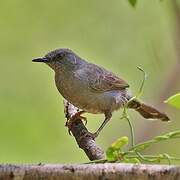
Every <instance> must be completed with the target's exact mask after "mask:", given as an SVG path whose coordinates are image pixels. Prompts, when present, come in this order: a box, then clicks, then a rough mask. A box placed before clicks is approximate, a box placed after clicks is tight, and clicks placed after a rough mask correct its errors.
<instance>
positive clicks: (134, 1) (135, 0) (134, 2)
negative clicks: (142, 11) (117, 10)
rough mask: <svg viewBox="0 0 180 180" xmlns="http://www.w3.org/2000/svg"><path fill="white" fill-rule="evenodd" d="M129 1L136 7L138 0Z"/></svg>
mask: <svg viewBox="0 0 180 180" xmlns="http://www.w3.org/2000/svg"><path fill="white" fill-rule="evenodd" d="M129 3H130V4H131V5H132V6H133V7H134V6H135V5H136V3H137V0H129Z"/></svg>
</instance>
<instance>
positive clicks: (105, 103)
mask: <svg viewBox="0 0 180 180" xmlns="http://www.w3.org/2000/svg"><path fill="white" fill-rule="evenodd" d="M56 86H57V88H58V90H59V92H60V93H61V95H62V96H63V97H64V98H65V99H66V100H67V101H69V102H70V103H71V104H73V105H74V106H76V107H78V108H79V109H82V110H84V111H87V112H90V113H94V114H97V113H105V112H106V111H111V112H112V111H114V110H117V109H119V108H120V107H121V106H122V105H123V103H125V101H126V100H125V99H126V94H127V92H126V90H114V91H107V92H98V93H97V92H94V91H92V90H91V89H90V88H89V86H88V85H86V84H82V82H78V81H77V80H76V81H72V80H71V83H69V82H68V81H56Z"/></svg>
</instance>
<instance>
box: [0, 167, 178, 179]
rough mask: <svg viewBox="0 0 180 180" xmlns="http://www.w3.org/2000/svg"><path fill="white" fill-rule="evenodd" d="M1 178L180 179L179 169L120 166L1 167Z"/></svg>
mask: <svg viewBox="0 0 180 180" xmlns="http://www.w3.org/2000/svg"><path fill="white" fill-rule="evenodd" d="M0 179H3V180H10V179H24V180H31V179H33V180H36V179H46V180H56V179H57V180H58V179H63V180H83V179H88V180H96V179H99V180H100V179H107V180H108V179H109V180H110V179H111V180H119V179H121V180H132V179H133V180H139V179H141V180H150V179H156V180H162V179H163V180H173V179H180V167H178V166H167V165H134V164H120V163H105V164H82V165H77V164H74V165H50V164H45V165H0Z"/></svg>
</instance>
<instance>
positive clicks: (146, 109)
mask: <svg viewBox="0 0 180 180" xmlns="http://www.w3.org/2000/svg"><path fill="white" fill-rule="evenodd" d="M128 107H129V108H132V109H135V110H136V111H137V112H139V113H140V114H141V115H142V116H143V117H144V118H146V119H160V120H161V121H170V119H169V117H168V116H167V115H166V114H165V113H162V112H159V111H158V110H157V109H155V108H154V107H152V106H149V105H146V104H144V103H141V102H139V101H138V100H133V101H131V102H130V104H129V105H128Z"/></svg>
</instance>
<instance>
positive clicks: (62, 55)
mask: <svg viewBox="0 0 180 180" xmlns="http://www.w3.org/2000/svg"><path fill="white" fill-rule="evenodd" d="M32 61H33V62H43V63H46V64H47V65H49V66H50V67H51V68H52V69H53V70H54V71H55V72H56V71H59V70H73V69H74V68H76V67H77V66H78V65H79V64H81V62H82V60H81V59H80V57H78V56H77V55H76V54H75V53H74V52H73V51H72V50H70V49H64V48H63V49H56V50H54V51H51V52H49V53H48V54H46V55H45V56H44V57H41V58H36V59H33V60H32Z"/></svg>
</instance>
